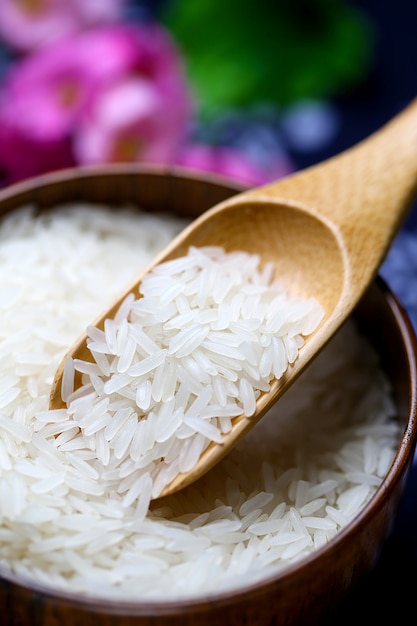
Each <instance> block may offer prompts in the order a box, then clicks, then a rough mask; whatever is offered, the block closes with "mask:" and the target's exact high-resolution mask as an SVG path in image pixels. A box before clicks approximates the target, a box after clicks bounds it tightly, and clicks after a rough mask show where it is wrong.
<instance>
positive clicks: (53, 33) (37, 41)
mask: <svg viewBox="0 0 417 626" xmlns="http://www.w3.org/2000/svg"><path fill="white" fill-rule="evenodd" d="M124 7H125V0H0V37H1V38H2V39H3V41H5V42H6V43H7V44H8V45H9V46H11V47H12V48H15V49H16V50H19V51H22V52H26V51H30V50H32V49H34V48H38V47H40V46H44V45H46V44H49V43H51V42H52V41H56V40H58V39H60V38H61V37H64V36H67V35H71V34H73V33H76V32H78V31H80V30H82V29H84V28H86V27H91V26H96V25H98V24H103V23H106V22H113V21H115V20H117V19H119V18H120V17H121V15H122V13H123V10H124Z"/></svg>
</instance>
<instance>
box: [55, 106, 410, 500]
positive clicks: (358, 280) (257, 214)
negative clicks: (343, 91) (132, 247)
mask: <svg viewBox="0 0 417 626" xmlns="http://www.w3.org/2000/svg"><path fill="white" fill-rule="evenodd" d="M416 191H417V100H415V101H413V102H412V103H411V104H410V105H409V106H408V107H407V108H406V109H405V110H404V111H403V112H402V113H400V114H399V115H398V116H397V117H395V118H394V119H393V120H392V121H391V122H389V123H388V124H387V125H386V126H384V127H383V128H382V129H381V130H379V131H378V132H376V133H375V134H373V135H371V136H370V137H369V138H368V139H366V140H365V141H363V142H361V143H359V144H358V145H356V146H354V147H353V148H351V149H350V150H347V151H346V152H344V153H342V154H340V155H338V156H336V157H334V158H331V159H329V160H327V161H326V162H323V163H321V164H319V165H316V166H314V167H311V168H309V169H306V170H304V171H302V172H299V173H296V174H294V175H291V176H289V177H287V178H285V179H281V180H279V181H278V182H276V183H272V184H268V185H266V186H263V187H259V188H254V189H251V190H249V191H245V192H243V193H241V194H238V195H236V196H234V197H232V198H231V199H228V200H226V201H224V202H222V203H221V204H219V205H217V206H215V207H214V208H212V209H210V210H208V211H206V212H205V213H203V214H202V215H201V216H200V217H199V218H197V219H196V220H195V221H193V222H192V223H191V225H190V226H188V227H187V228H186V229H185V230H184V231H183V232H182V233H180V235H179V236H177V237H176V238H175V239H174V240H173V241H172V242H171V244H170V245H169V246H168V247H167V248H166V249H165V250H164V251H163V252H162V253H160V254H159V256H157V257H156V258H155V259H154V260H153V261H152V263H151V264H150V265H149V266H148V267H147V268H146V269H145V270H144V272H143V273H142V274H141V275H139V276H138V278H137V280H136V281H135V282H134V284H132V285H130V286H129V288H128V289H127V290H126V291H125V292H124V293H123V294H121V296H120V297H119V298H118V299H117V301H115V302H113V303H112V304H111V305H110V306H109V308H108V310H107V311H105V312H104V313H103V314H102V315H101V316H100V317H99V318H98V319H97V320H96V321H95V322H94V325H96V326H98V327H100V328H103V325H104V320H105V319H106V318H111V317H113V316H114V314H115V312H116V310H117V309H118V307H119V305H120V303H121V301H122V300H123V299H124V298H125V297H126V295H127V294H128V293H130V292H132V291H133V292H134V293H135V294H136V295H137V294H138V286H139V284H140V282H141V278H142V277H143V275H144V274H145V273H146V272H148V271H149V270H150V269H151V268H152V267H153V266H155V265H156V264H158V263H160V262H162V261H165V260H169V259H172V258H174V257H177V256H183V255H186V254H187V252H188V248H189V246H191V245H193V246H205V245H220V246H223V247H224V248H225V249H226V250H244V251H247V252H249V253H259V254H260V255H261V257H262V259H263V261H265V262H266V261H272V262H273V263H274V264H275V266H276V275H277V277H281V278H282V279H283V280H284V281H285V283H286V285H287V288H288V290H289V292H290V293H291V294H299V295H301V296H303V297H305V298H308V297H315V298H316V299H317V300H318V301H319V302H320V303H321V305H322V306H323V308H324V310H325V316H324V320H323V321H322V323H321V325H320V326H319V328H318V330H316V331H315V332H314V333H313V334H312V335H311V336H310V337H309V338H307V340H306V343H305V345H304V346H303V347H302V348H301V350H300V353H299V357H298V359H297V360H296V361H295V363H294V365H292V366H291V367H290V368H289V369H288V370H287V372H286V373H285V374H284V376H283V377H282V378H281V379H280V380H278V381H274V382H273V383H272V384H271V391H270V392H268V393H263V394H262V395H261V396H260V398H259V399H258V402H257V409H256V413H255V414H254V415H253V416H252V417H250V418H247V417H245V416H243V415H242V416H239V417H237V418H235V419H234V422H233V428H232V430H231V432H230V433H228V434H226V435H224V442H223V443H222V444H215V443H211V444H210V446H209V447H208V448H207V450H206V451H205V452H204V453H203V454H202V455H201V457H200V459H199V462H198V463H197V465H196V466H195V467H194V468H193V469H192V471H190V472H189V473H184V474H180V475H179V476H178V477H177V478H175V479H174V480H173V481H172V483H170V484H169V485H168V486H167V487H166V488H165V489H164V491H163V493H162V495H168V494H170V493H173V492H175V491H177V490H178V489H181V488H182V487H185V486H186V485H188V484H190V483H192V482H193V481H195V480H197V479H198V478H199V477H200V476H201V475H202V474H203V473H205V472H206V471H207V470H208V469H209V468H211V467H212V466H213V465H214V464H215V463H217V462H218V461H219V460H220V459H221V458H222V457H223V456H224V455H225V454H226V453H227V452H228V451H229V450H230V448H231V447H232V446H233V445H234V444H235V443H236V442H237V441H238V440H239V439H240V438H241V437H242V436H243V435H244V434H245V432H246V431H247V430H248V429H249V428H251V427H252V426H254V424H256V422H257V421H258V420H259V419H260V418H261V417H262V416H263V415H264V414H265V412H266V411H267V410H268V409H269V408H270V407H271V405H272V404H274V403H275V402H276V401H277V399H278V398H279V397H280V396H281V395H282V394H283V393H284V392H285V391H286V390H287V389H288V387H289V386H290V385H291V384H292V383H293V382H294V381H295V380H296V378H297V377H298V376H299V374H300V373H301V372H302V371H303V370H304V368H305V367H306V366H307V365H308V364H309V362H310V361H311V360H312V359H313V358H314V357H315V356H316V355H317V354H318V353H319V351H320V350H321V349H322V348H323V347H324V346H325V344H326V343H327V342H328V341H329V339H330V338H331V337H332V336H333V335H334V333H335V332H336V331H337V329H338V328H339V327H340V326H341V324H342V323H343V322H344V321H345V320H346V318H347V317H348V316H349V314H350V313H351V312H352V310H353V309H354V307H355V305H356V304H357V302H358V300H359V299H360V298H361V296H362V295H363V294H364V292H365V290H366V288H367V287H368V285H369V284H370V282H371V281H372V280H373V278H374V277H375V275H376V273H377V271H378V268H379V266H380V264H381V263H382V261H383V259H384V257H385V255H386V253H387V251H388V249H389V247H390V244H391V243H392V240H393V238H394V236H395V235H396V233H397V231H398V229H399V227H400V225H401V223H402V221H403V218H404V217H405V216H406V214H407V212H408V210H409V208H410V206H411V203H412V201H413V199H414V198H415V196H416ZM68 354H69V355H72V356H73V357H74V358H80V359H84V360H91V355H90V353H89V351H88V349H87V346H86V334H83V335H82V336H81V337H80V338H79V339H78V341H77V342H76V343H75V344H74V345H73V346H72V347H71V349H70V350H69V352H68ZM64 362H65V358H64V360H63V361H62V363H61V364H60V366H59V367H58V370H57V372H56V376H55V379H54V382H53V385H52V389H51V395H50V408H51V409H54V408H59V407H62V406H63V402H62V400H61V381H62V375H63V369H64ZM76 384H79V382H77V381H76Z"/></svg>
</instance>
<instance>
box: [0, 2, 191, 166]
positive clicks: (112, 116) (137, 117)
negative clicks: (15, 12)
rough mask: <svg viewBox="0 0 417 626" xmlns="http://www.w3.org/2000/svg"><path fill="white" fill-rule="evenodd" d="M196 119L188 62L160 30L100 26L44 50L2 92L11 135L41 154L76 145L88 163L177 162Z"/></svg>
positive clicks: (15, 68)
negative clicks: (179, 146)
mask: <svg viewBox="0 0 417 626" xmlns="http://www.w3.org/2000/svg"><path fill="white" fill-rule="evenodd" d="M0 1H1V0H0ZM192 113H193V104H192V100H191V97H190V94H189V92H188V85H187V82H186V79H185V76H184V71H183V67H182V59H181V57H180V55H179V52H178V51H177V49H176V47H175V45H174V43H173V42H172V41H171V39H170V37H169V35H168V34H167V33H166V31H165V30H163V29H162V28H161V27H160V26H159V25H156V24H146V25H139V24H137V25H132V26H130V25H122V24H120V25H115V26H108V27H102V28H100V29H94V30H92V31H86V32H84V33H82V34H78V35H76V36H73V37H69V38H66V39H64V40H62V41H60V42H57V43H54V44H51V45H49V46H46V47H44V48H42V49H41V50H38V51H37V52H34V53H33V54H31V55H30V56H28V57H27V58H24V59H22V60H20V61H18V62H16V63H15V64H13V65H12V66H11V68H10V70H9V72H8V74H7V75H6V77H5V80H4V84H3V89H2V92H1V94H0V125H1V126H3V127H4V128H7V129H8V134H9V135H15V136H17V137H19V141H26V142H28V143H33V144H37V146H38V152H41V151H42V150H44V149H45V147H46V146H49V145H51V144H59V142H62V143H63V144H67V143H68V142H69V141H70V142H72V141H74V146H75V149H76V155H75V158H76V159H80V162H83V163H84V162H92V161H97V160H98V161H105V160H114V159H115V158H117V159H119V158H121V157H122V155H125V157H129V159H128V160H131V158H136V159H139V158H143V157H144V156H146V158H150V159H155V158H158V159H160V160H165V159H168V158H171V157H172V151H173V149H174V147H175V146H177V144H178V143H179V142H180V141H182V139H183V136H184V134H185V132H186V128H187V127H188V123H189V120H190V116H191V115H192ZM101 134H102V135H103V137H100V135H101ZM100 142H101V143H100ZM151 143H152V144H154V145H153V147H152V148H151ZM133 145H136V146H137V147H138V148H139V147H141V148H142V149H140V150H139V149H137V150H136V151H135V150H134V149H133V148H132V146H133ZM94 146H96V147H94ZM97 146H101V147H99V148H98V149H99V150H101V149H102V150H103V152H102V153H101V154H100V153H99V152H97ZM105 146H108V148H107V149H105ZM111 146H113V147H111ZM145 146H147V147H148V149H147V150H144V149H143V148H144V147H145ZM1 154H3V157H2V158H1ZM5 159H6V160H7V155H4V149H3V148H2V146H1V145H0V160H3V161H4V160H5ZM40 160H41V161H42V158H41V157H40ZM123 160H125V159H123Z"/></svg>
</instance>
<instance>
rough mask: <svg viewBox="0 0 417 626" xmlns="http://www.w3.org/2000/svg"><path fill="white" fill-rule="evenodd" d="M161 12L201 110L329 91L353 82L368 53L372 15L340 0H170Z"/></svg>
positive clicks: (359, 75)
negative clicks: (369, 18) (184, 63)
mask: <svg viewBox="0 0 417 626" xmlns="http://www.w3.org/2000/svg"><path fill="white" fill-rule="evenodd" d="M160 19H161V21H162V22H163V23H164V24H165V26H166V27H167V28H168V29H169V30H170V32H171V34H172V36H173V37H174V39H175V40H176V41H177V43H178V45H179V46H180V49H181V50H182V51H183V54H184V56H185V62H186V66H187V70H188V75H189V79H190V82H191V85H192V87H193V88H194V92H195V95H196V98H197V101H198V103H199V106H200V112H201V114H202V115H203V116H204V115H205V114H208V113H210V112H215V111H216V110H218V109H221V108H225V107H247V106H250V105H251V104H253V103H254V102H262V101H265V102H274V103H277V104H280V105H284V106H285V105H288V104H290V103H291V102H294V101H296V100H298V99H300V98H330V97H332V96H335V95H338V94H340V93H341V92H343V91H346V90H348V89H349V88H351V87H352V86H354V85H355V84H358V83H359V82H360V81H361V79H363V78H364V76H365V75H366V73H367V70H368V68H369V65H370V62H371V59H372V52H373V41H374V33H373V29H372V24H371V22H370V21H369V20H368V19H366V18H365V16H364V15H363V14H362V13H360V12H359V11H358V10H357V9H356V8H355V7H353V6H352V5H351V4H349V2H347V1H345V2H343V1H342V0H281V1H280V0H275V1H273V0H257V1H251V0H198V2H197V1H191V0H169V1H168V2H166V3H165V5H164V11H163V12H162V15H161V16H160Z"/></svg>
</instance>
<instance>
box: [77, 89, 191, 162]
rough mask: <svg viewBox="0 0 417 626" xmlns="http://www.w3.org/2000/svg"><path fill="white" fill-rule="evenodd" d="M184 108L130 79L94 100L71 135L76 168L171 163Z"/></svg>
mask: <svg viewBox="0 0 417 626" xmlns="http://www.w3.org/2000/svg"><path fill="white" fill-rule="evenodd" d="M183 114H184V110H183V107H182V106H181V107H176V106H175V102H173V103H172V107H171V108H167V102H166V100H165V99H164V98H163V97H162V95H161V93H160V92H159V91H158V90H157V89H156V88H155V85H154V84H153V83H152V82H151V81H149V80H143V79H141V78H129V79H126V80H124V81H120V82H119V83H118V84H112V85H111V87H109V89H108V90H103V91H101V92H100V94H99V96H98V97H97V98H96V99H95V101H94V104H93V106H92V109H91V112H90V115H89V116H88V117H87V118H86V119H85V120H84V121H83V122H81V124H80V126H79V127H78V128H77V129H76V132H75V135H74V154H75V157H76V159H77V161H78V162H79V163H82V164H86V163H100V162H102V161H104V162H117V161H151V162H152V161H154V162H155V161H156V162H158V161H159V162H160V161H164V162H170V161H172V160H173V159H174V158H175V155H176V153H177V151H178V148H179V145H180V144H181V143H182V141H183V140H184V137H185V134H186V124H185V123H186V121H187V118H184V115H183Z"/></svg>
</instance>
